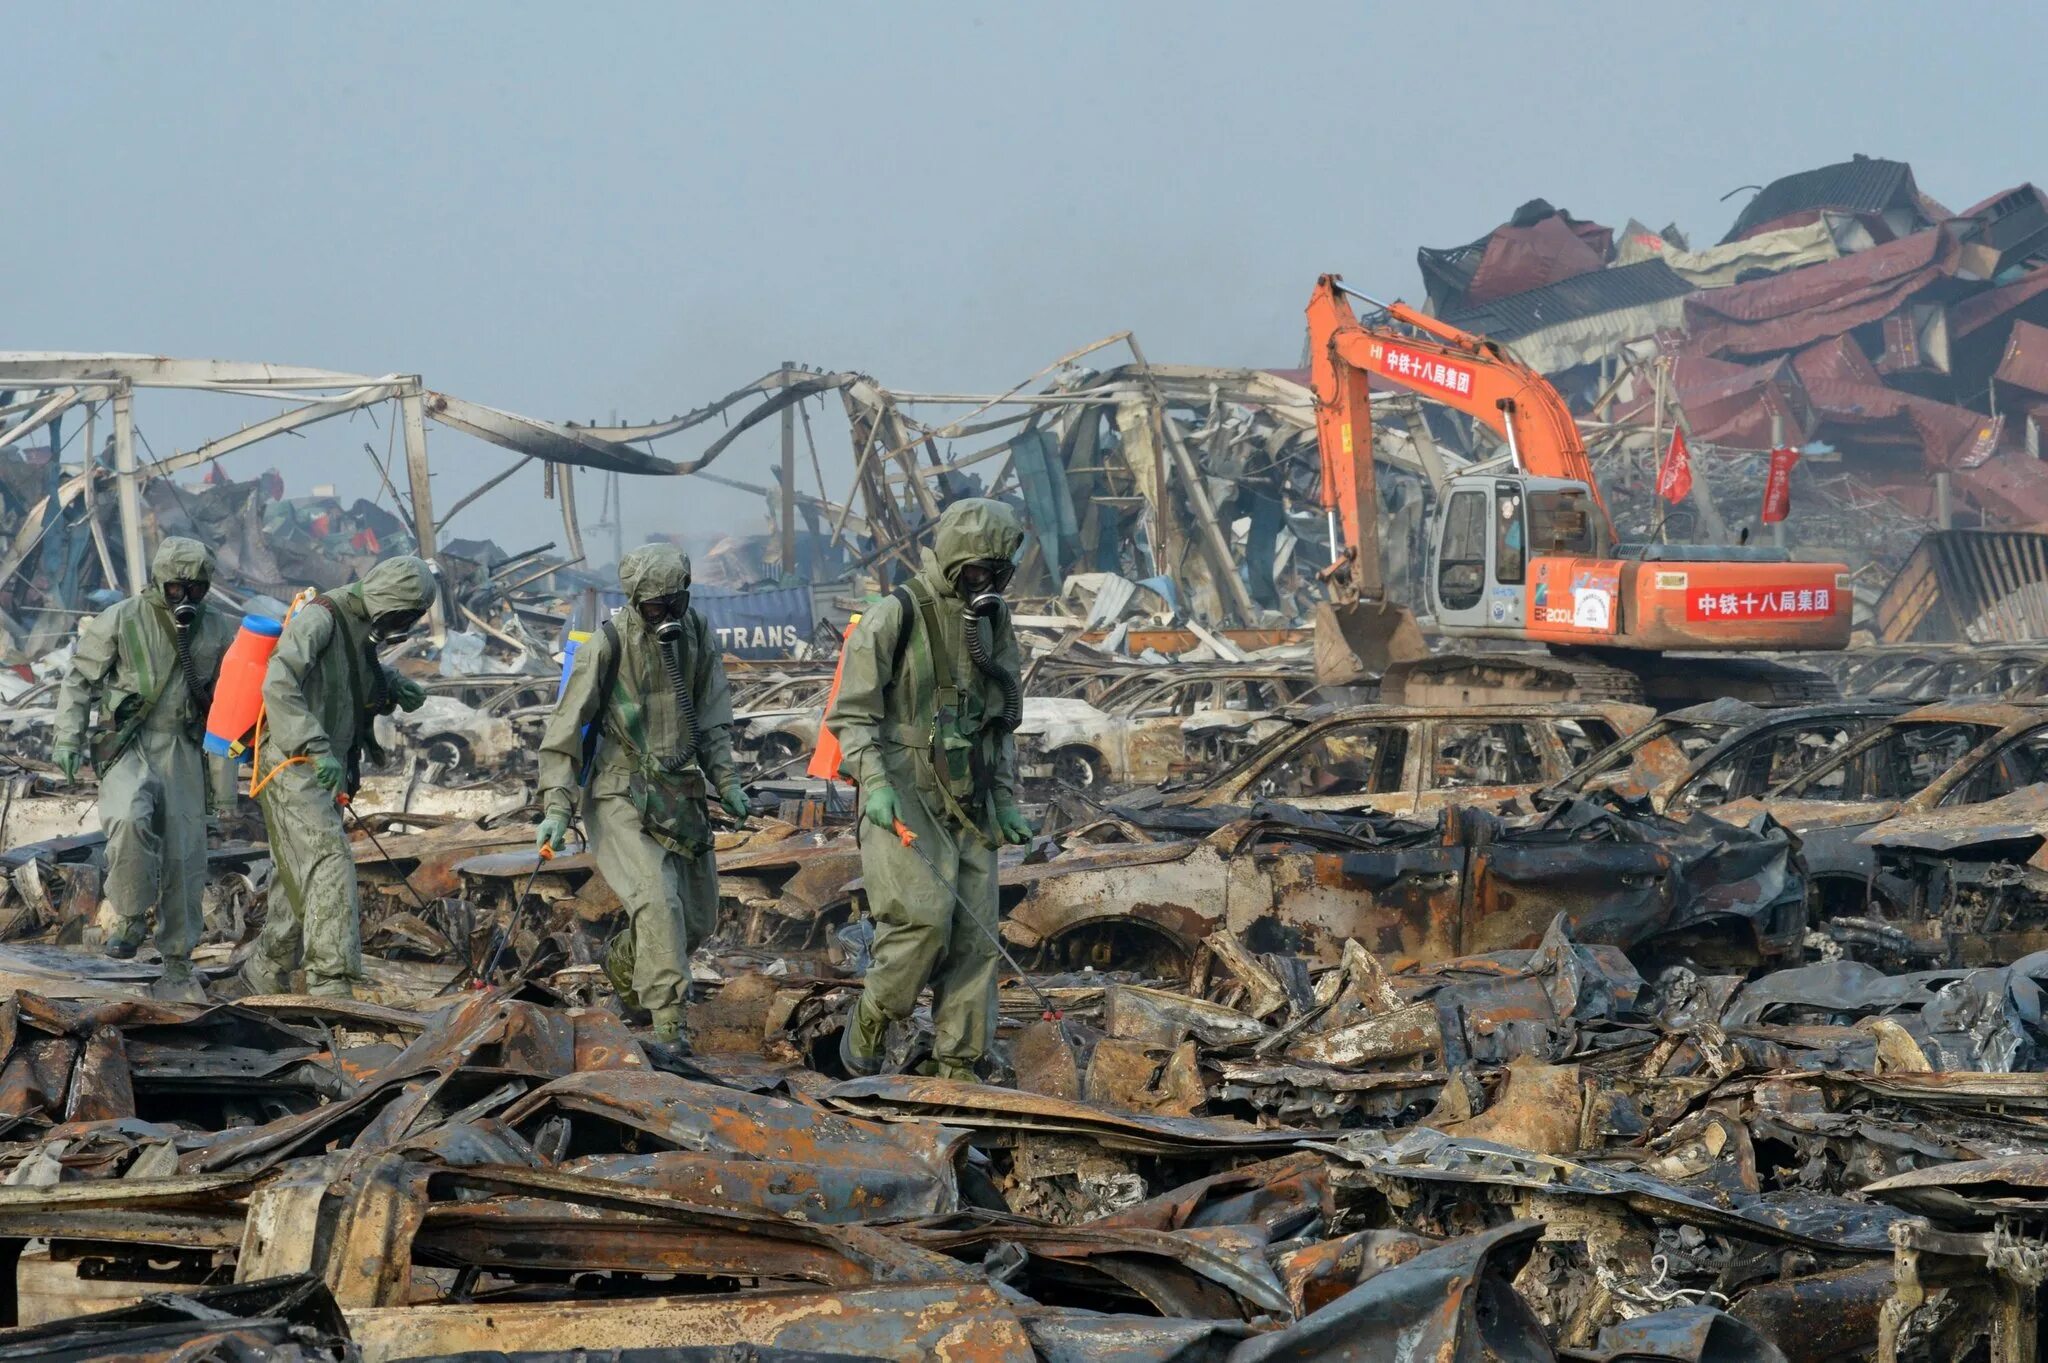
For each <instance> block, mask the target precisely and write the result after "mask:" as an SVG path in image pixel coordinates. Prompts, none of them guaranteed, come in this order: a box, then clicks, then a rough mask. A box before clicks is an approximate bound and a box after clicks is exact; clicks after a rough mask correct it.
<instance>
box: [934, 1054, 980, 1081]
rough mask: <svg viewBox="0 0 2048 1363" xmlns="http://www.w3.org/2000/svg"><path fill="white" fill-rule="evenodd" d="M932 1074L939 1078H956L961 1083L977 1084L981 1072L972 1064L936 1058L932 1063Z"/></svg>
mask: <svg viewBox="0 0 2048 1363" xmlns="http://www.w3.org/2000/svg"><path fill="white" fill-rule="evenodd" d="M932 1074H933V1075H934V1076H935V1077H937V1078H940V1079H957V1080H959V1081H960V1082H961V1083H963V1084H979V1083H980V1082H981V1074H980V1072H979V1071H978V1070H976V1069H975V1068H974V1066H972V1065H969V1064H966V1063H964V1062H962V1061H958V1060H938V1061H934V1062H933V1064H932Z"/></svg>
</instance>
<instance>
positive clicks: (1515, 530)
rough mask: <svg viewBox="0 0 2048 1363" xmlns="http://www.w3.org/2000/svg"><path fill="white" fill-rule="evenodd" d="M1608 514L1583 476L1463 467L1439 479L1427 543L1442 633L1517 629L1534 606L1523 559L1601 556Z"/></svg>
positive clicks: (1608, 549)
mask: <svg viewBox="0 0 2048 1363" xmlns="http://www.w3.org/2000/svg"><path fill="white" fill-rule="evenodd" d="M1612 552H1613V545H1612V544H1611V543H1609V542H1608V533H1607V518H1606V517H1605V516H1602V515H1600V514H1599V509H1598V504H1597V503H1596V502H1595V501H1594V500H1593V494H1592V492H1591V490H1590V489H1588V488H1587V486H1586V485H1585V484H1584V483H1581V482H1578V481H1576V480H1574V479H1570V478H1539V477H1535V476H1532V475H1528V474H1518V473H1505V474H1464V475H1461V476H1459V477H1456V478H1453V479H1451V480H1450V481H1449V482H1448V483H1446V484H1445V486H1444V494H1443V499H1442V503H1441V508H1440V510H1439V513H1438V515H1437V519H1436V524H1435V529H1434V533H1433V535H1432V544H1431V571H1430V574H1429V603H1430V609H1431V613H1432V614H1433V615H1434V616H1435V617H1436V624H1437V628H1438V629H1439V630H1441V631H1443V632H1444V633H1447V634H1512V635H1516V636H1518V637H1519V636H1521V635H1522V633H1523V631H1524V630H1526V629H1527V627H1528V625H1529V623H1530V621H1531V619H1532V618H1533V617H1532V611H1534V610H1538V609H1541V608H1543V607H1544V606H1545V605H1546V604H1547V602H1543V601H1537V600H1532V598H1531V588H1530V572H1529V565H1530V563H1531V561H1532V560H1534V559H1536V558H1539V557H1542V558H1587V559H1593V558H1606V557H1608V556H1610V555H1611V554H1612Z"/></svg>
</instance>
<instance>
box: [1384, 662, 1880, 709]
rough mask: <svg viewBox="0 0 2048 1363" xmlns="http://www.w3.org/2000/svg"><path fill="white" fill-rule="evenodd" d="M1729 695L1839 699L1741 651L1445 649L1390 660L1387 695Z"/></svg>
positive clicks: (1816, 677)
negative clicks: (1429, 654) (1597, 652)
mask: <svg viewBox="0 0 2048 1363" xmlns="http://www.w3.org/2000/svg"><path fill="white" fill-rule="evenodd" d="M1723 696H1728V697H1732V698H1734V699H1737V700H1745V701H1748V702H1750V703H1751V704H1753V705H1813V704H1818V703H1820V702H1822V701H1829V700H1839V699H1840V698H1841V695H1840V692H1839V691H1838V690H1837V689H1836V687H1835V683H1834V680H1833V679H1832V678H1830V677H1828V676H1827V675H1825V674H1824V673H1820V672H1815V671H1812V670H1809V669H1807V668H1803V667H1795V666H1792V665H1789V664H1787V663H1782V662H1779V661H1777V660H1776V659H1773V658H1758V657H1752V656H1742V655H1734V654H1712V653H1709V654H1655V653H1625V652H1621V651H1619V650H1616V651H1613V652H1608V653H1605V654H1602V655H1597V656H1596V655H1591V654H1588V653H1585V652H1579V651H1573V652H1570V653H1562V654H1560V653H1539V652H1535V651H1526V652H1521V651H1516V652H1510V651H1502V652H1498V653H1492V652H1486V653H1479V652H1474V653H1443V654H1437V655H1435V656H1432V657H1428V658H1420V659H1416V660H1414V661H1411V662H1397V663H1394V664H1392V665H1391V666H1389V667H1388V668H1387V670H1386V672H1385V673H1384V674H1383V675H1382V677H1381V678H1380V699H1381V700H1382V701H1385V702H1387V703H1389V704H1394V705H1491V704H1502V705H1515V704H1530V703H1541V702H1544V701H1617V702H1621V703H1624V704H1630V705H1648V706H1651V707H1653V708H1655V709H1657V710H1676V709H1680V708H1682V707H1684V706H1687V705H1697V704H1699V703H1701V702H1702V701H1708V700H1716V699H1719V698H1720V697H1723Z"/></svg>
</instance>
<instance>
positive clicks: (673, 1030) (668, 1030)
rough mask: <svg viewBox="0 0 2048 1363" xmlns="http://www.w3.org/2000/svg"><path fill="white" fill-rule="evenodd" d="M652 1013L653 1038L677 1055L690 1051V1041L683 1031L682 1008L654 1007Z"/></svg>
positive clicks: (686, 1053)
mask: <svg viewBox="0 0 2048 1363" xmlns="http://www.w3.org/2000/svg"><path fill="white" fill-rule="evenodd" d="M653 1013H654V1039H655V1040H656V1041H658V1042H660V1043H661V1044H662V1045H664V1046H666V1047H668V1048H669V1049H670V1050H672V1051H675V1052H676V1053H677V1054H679V1055H688V1054H689V1053H690V1041H689V1037H688V1035H687V1034H686V1033H685V1032H684V1031H683V1010H682V1009H681V1008H656V1009H654V1010H653Z"/></svg>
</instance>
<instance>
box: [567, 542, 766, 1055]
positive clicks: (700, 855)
mask: <svg viewBox="0 0 2048 1363" xmlns="http://www.w3.org/2000/svg"><path fill="white" fill-rule="evenodd" d="M619 585H620V586H621V587H623V588H625V591H626V607H625V609H623V610H621V611H620V612H619V613H618V614H617V615H616V616H614V617H613V618H612V619H610V620H607V621H605V622H604V624H603V626H602V627H601V628H600V629H599V630H598V631H597V632H596V633H594V634H592V635H591V637H590V638H589V639H587V640H585V641H584V642H583V643H582V644H580V645H579V646H578V647H577V649H576V657H575V661H574V662H573V663H572V664H571V666H570V669H569V680H568V684H567V685H566V686H565V687H564V688H563V691H562V697H561V699H560V700H559V701H558V702H556V705H555V713H554V716H553V717H552V718H551V719H549V721H548V727H547V733H546V736H545V737H544V738H543V739H542V740H541V749H540V790H541V801H542V807H543V810H544V815H543V817H542V820H541V824H540V828H539V830H538V832H537V834H536V837H535V848H536V850H538V849H539V848H540V847H549V848H553V849H556V850H559V849H560V848H561V846H562V842H563V839H564V837H565V835H566V834H567V832H568V828H569V820H570V817H571V816H572V814H573V813H574V812H575V809H576V805H577V798H576V790H577V788H578V787H579V786H586V785H587V787H588V791H587V794H586V795H585V797H584V799H583V802H582V804H583V816H584V820H585V823H586V825H587V827H588V829H589V833H590V850H591V851H592V853H594V854H595V855H596V857H597V867H598V870H599V871H601V872H602V873H603V874H604V879H605V883H606V884H607V885H609V886H611V889H612V893H613V894H616V895H617V896H618V897H619V902H620V903H621V904H623V905H624V906H625V910H626V919H627V924H628V926H627V929H626V931H625V932H624V933H622V934H621V935H620V937H619V939H618V940H617V941H616V942H615V944H614V950H613V952H612V960H611V962H610V966H611V969H610V970H609V973H610V974H611V976H612V982H613V984H614V986H615V987H617V988H618V989H619V993H620V997H621V999H622V1001H624V1002H625V1003H626V1004H627V1005H628V1006H629V1007H634V1008H644V1009H646V1010H647V1011H648V1013H650V1014H651V1015H652V1017H653V1021H654V1037H655V1040H657V1041H659V1042H662V1043H664V1044H667V1045H671V1046H677V1047H683V1046H685V1045H686V1042H685V1040H684V1035H683V1009H684V1006H685V1003H686V998H685V996H686V994H687V992H688V990H689V987H690V951H691V949H692V948H693V947H694V946H695V945H696V944H697V943H699V942H701V941H703V940H704V939H705V938H707V937H709V936H710V935H711V933H712V930H713V929H714V928H716V927H717V925H718V868H717V865H716V864H715V862H714V859H713V857H712V851H711V849H712V832H711V821H710V809H709V795H710V792H711V791H713V790H716V791H717V792H718V798H719V803H721V804H722V805H724V806H725V808H726V811H727V812H728V813H730V814H731V815H732V816H733V817H734V818H737V819H744V818H745V817H746V816H747V814H748V813H749V810H748V807H747V795H746V792H745V791H744V790H742V789H741V787H740V782H739V776H738V773H737V772H736V771H735V770H734V768H733V764H732V695H731V692H730V691H729V690H728V689H727V687H726V682H725V664H724V661H723V660H722V659H721V658H720V657H719V651H718V647H717V645H716V644H715V643H714V642H713V640H712V637H711V628H710V626H708V625H706V624H705V623H704V617H703V616H702V615H700V614H698V613H697V612H696V611H694V610H692V609H690V560H689V559H687V558H685V557H684V556H683V554H682V552H681V551H680V550H678V549H676V548H675V547H674V546H673V545H668V544H646V545H642V546H641V547H640V548H638V549H635V550H633V551H632V552H631V553H629V554H627V555H626V556H625V558H624V559H622V560H621V561H620V563H619Z"/></svg>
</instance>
